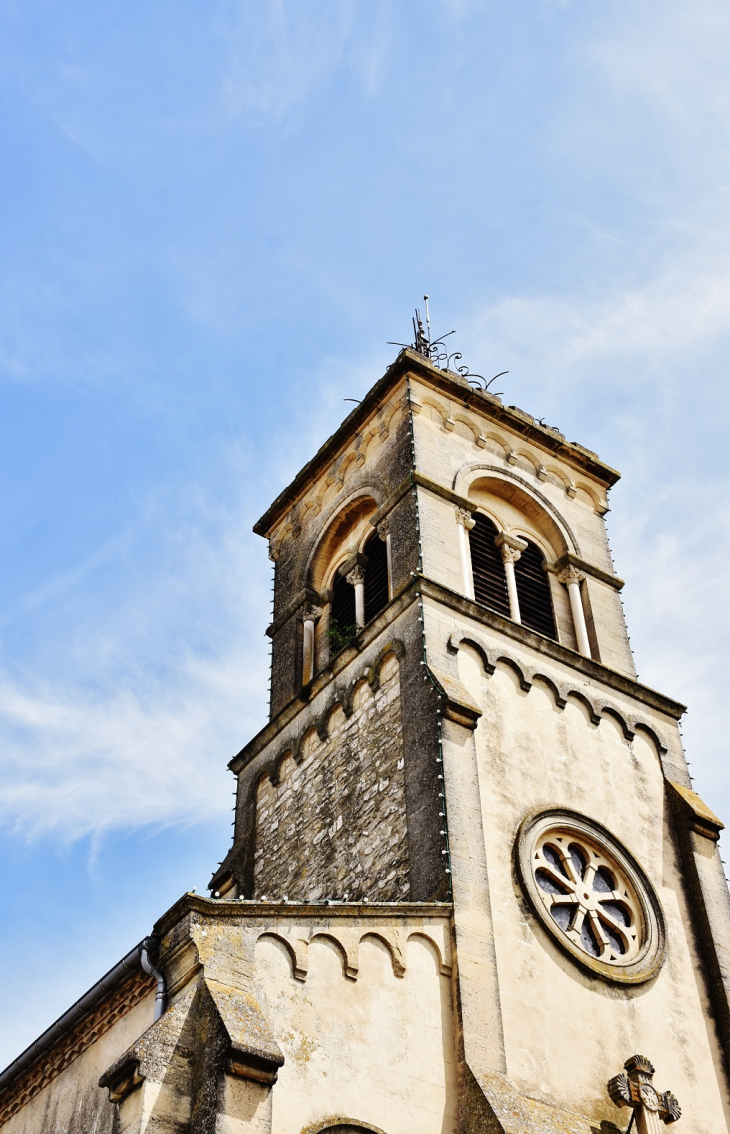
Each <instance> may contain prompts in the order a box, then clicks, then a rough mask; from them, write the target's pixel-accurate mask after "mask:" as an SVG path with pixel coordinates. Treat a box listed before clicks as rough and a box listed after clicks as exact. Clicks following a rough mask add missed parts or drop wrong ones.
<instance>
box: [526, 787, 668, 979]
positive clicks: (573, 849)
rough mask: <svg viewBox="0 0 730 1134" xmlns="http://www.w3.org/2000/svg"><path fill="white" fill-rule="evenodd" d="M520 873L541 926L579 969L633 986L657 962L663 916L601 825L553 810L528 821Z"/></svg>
mask: <svg viewBox="0 0 730 1134" xmlns="http://www.w3.org/2000/svg"><path fill="white" fill-rule="evenodd" d="M517 859H518V866H519V870H520V876H521V880H522V883H523V886H524V888H525V891H526V893H527V896H528V897H529V898H530V900H531V903H532V905H533V908H534V911H535V913H536V914H537V916H538V918H539V919H540V921H541V922H542V924H543V926H544V927H545V928H546V929H547V930H548V932H549V933H550V934H551V935H552V936H553V937H554V938H555V939H556V941H557V943H558V944H559V945H560V946H561V947H562V948H563V950H564V951H565V952H568V953H569V954H570V955H571V956H572V957H573V958H574V959H575V960H577V961H578V962H579V963H580V964H582V965H583V967H586V968H589V969H591V970H592V971H593V972H597V973H599V974H600V975H601V976H604V977H607V978H608V979H611V980H617V981H620V982H625V983H638V982H640V981H643V980H647V979H648V978H649V976H651V975H652V974H653V973H654V972H655V971H656V969H657V968H658V967H659V965H660V964H661V960H662V956H663V951H664V919H663V917H662V912H661V907H660V906H659V902H658V900H657V898H656V895H655V894H654V890H653V889H652V887H651V884H650V882H649V880H648V879H647V877H646V875H645V874H644V872H643V871H642V869H641V867H640V866H639V865H638V863H637V862H636V861H635V860H634V859H633V857H632V856H631V855H630V853H629V852H628V851H627V850H626V848H625V847H623V846H622V845H621V844H620V843H619V842H618V840H616V839H615V838H614V837H613V836H612V835H611V834H610V833H609V832H608V831H606V830H605V828H603V827H602V826H600V824H598V823H595V822H593V821H592V820H590V819H587V818H586V817H585V816H581V815H578V814H576V813H575V812H571V811H566V810H562V809H561V810H559V809H557V808H556V809H553V810H551V811H546V812H543V813H542V814H540V815H537V816H534V817H531V818H528V819H527V820H525V822H524V823H523V824H522V827H521V828H520V834H519V837H518V842H517Z"/></svg>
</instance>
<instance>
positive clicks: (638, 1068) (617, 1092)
mask: <svg viewBox="0 0 730 1134" xmlns="http://www.w3.org/2000/svg"><path fill="white" fill-rule="evenodd" d="M624 1069H625V1072H624V1071H622V1072H621V1074H620V1075H614V1077H613V1079H609V1081H608V1093H609V1095H610V1097H611V1100H612V1101H613V1102H614V1103H615V1104H616V1106H630V1107H632V1109H633V1112H634V1113H633V1115H632V1118H631V1122H630V1123H629V1129H630V1128H631V1126H632V1124H633V1122H634V1121H636V1130H637V1134H659V1132H660V1130H661V1126H660V1125H659V1123H660V1121H661V1122H664V1123H666V1124H667V1125H668V1124H669V1123H670V1122H676V1121H677V1119H678V1118H680V1117H681V1115H682V1111H681V1110H680V1109H679V1103H678V1102H677V1100H676V1099H675V1097H674V1095H673V1094H672V1092H671V1091H665V1092H664V1093H663V1094H660V1093H659V1092H658V1091H657V1089H656V1088H655V1087H654V1086H653V1085H652V1081H651V1080H652V1077H653V1075H654V1068H653V1066H652V1065H651V1063H650V1062H649V1060H648V1059H646V1058H645V1056H643V1055H632V1056H631V1058H630V1059H627V1060H626V1062H625V1063H624Z"/></svg>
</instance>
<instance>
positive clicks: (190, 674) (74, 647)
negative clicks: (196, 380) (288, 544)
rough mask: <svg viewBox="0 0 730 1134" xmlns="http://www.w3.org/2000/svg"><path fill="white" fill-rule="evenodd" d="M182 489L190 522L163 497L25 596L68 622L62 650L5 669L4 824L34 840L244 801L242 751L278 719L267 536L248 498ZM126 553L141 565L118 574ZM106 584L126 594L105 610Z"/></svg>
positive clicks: (0, 761)
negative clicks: (221, 498)
mask: <svg viewBox="0 0 730 1134" xmlns="http://www.w3.org/2000/svg"><path fill="white" fill-rule="evenodd" d="M177 489H178V493H179V496H180V498H181V499H184V500H186V505H185V516H184V522H183V520H182V519H181V517H180V515H179V514H177V515H176V514H175V508H174V506H172V505H171V501H170V496H169V492H165V493H160V494H159V497H158V498H157V499H154V500H151V501H147V502H145V505H144V507H143V508H142V509H141V512H140V515H138V517H137V518H136V520H135V521H134V523H133V524H132V525H131V526H130V530H128V531H126V532H125V533H124V535H123V536H118V537H116V538H115V539H114V540H113V541H112V542H111V543H110V544H109V545H108V546H107V547H106V548H103V549H101V550H99V551H97V552H95V553H94V555H93V556H92V557H91V559H90V561H89V562H87V563H85V564H83V565H81V566H80V567H78V568H77V569H75V570H73V571H71V572H69V574H68V575H67V576H65V577H63V578H59V579H57V580H55V581H54V582H53V583H52V584H49V585H46V586H45V587H44V588H43V590H42V592H40V593H38V594H36V595H33V596H30V597H29V598H28V599H27V600H26V603H25V606H26V609H27V608H28V607H33V608H34V616H37V615H40V614H41V613H42V612H43V610H44V609H45V612H46V614H47V615H48V617H49V618H51V619H53V620H55V621H54V630H55V644H54V649H55V652H53V650H48V651H46V652H45V653H44V651H43V650H42V649H38V650H35V651H34V652H33V656H32V657H30V658H27V657H26V659H25V661H24V665H25V668H24V669H23V668H21V667H20V666H17V667H16V668H15V669H14V670H13V671H11V670H10V669H9V668H8V666H7V663H6V667H5V669H4V671H3V672H1V673H0V779H1V780H2V783H3V788H2V792H1V793H0V822H3V823H4V824H7V825H9V826H11V827H13V828H14V829H15V830H17V831H18V832H19V833H20V834H22V835H25V836H27V837H36V836H45V835H49V834H51V833H53V834H54V835H56V836H57V837H59V838H60V839H61V840H62V841H63V840H73V839H76V838H79V837H83V836H87V835H93V836H98V835H101V834H103V833H104V832H107V831H110V830H124V829H126V830H129V829H133V828H136V827H140V826H143V825H145V824H152V823H154V824H156V825H162V826H164V825H166V824H173V823H176V824H180V823H183V824H184V823H192V822H200V821H206V820H209V819H211V818H213V817H215V816H219V815H223V814H224V813H225V812H226V811H227V809H228V808H229V806H230V789H231V786H232V782H231V779H230V773H229V772H228V771H227V769H226V763H227V760H228V759H229V758H230V757H231V756H232V755H233V754H234V753H235V751H237V749H238V747H239V746H240V744H242V743H243V742H244V741H245V740H247V739H249V736H250V734H251V732H252V731H254V730H255V729H256V728H257V727H260V726H261V724H263V722H264V719H265V707H266V687H267V679H268V656H267V649H266V645H265V639H264V638H263V634H262V631H263V627H264V624H265V621H266V617H267V614H268V610H269V605H268V594H267V593H266V577H267V568H266V561H265V554H266V553H265V547H264V545H263V544H260V543H259V541H256V546H254V540H253V537H251V536H250V534H249V531H248V529H249V527H250V519H251V517H250V514H249V511H248V509H246V508H245V507H241V506H239V505H238V504H235V505H229V506H227V507H225V508H224V507H221V506H220V504H219V505H217V506H216V505H215V504H214V503H213V502H212V501H211V500H210V499H207V498H205V497H204V495H203V493H202V492H201V491H200V488H199V487H198V488H197V490H196V489H193V490H192V492H191V486H180V485H178V486H177ZM186 489H187V490H186ZM191 497H192V502H191ZM178 507H179V506H178ZM153 532H154V533H155V534H154V536H153V534H152V533H153ZM150 539H154V542H155V544H156V547H155V549H154V552H153V554H152V555H150V548H149V541H150ZM257 553H258V554H257ZM119 558H121V559H122V560H123V561H125V562H127V563H128V564H132V565H133V569H132V570H129V571H127V572H124V573H123V574H122V576H121V577H115V576H114V571H113V568H114V563H115V561H116V560H117V559H119ZM105 576H106V577H105ZM104 583H106V585H107V586H109V587H110V588H111V594H112V595H113V596H114V597H113V599H112V601H111V602H107V601H106V599H105V601H104V605H103V608H102V609H101V610H98V609H97V608H98V604H97V603H95V601H94V599H93V597H92V596H93V593H94V588H96V587H99V586H103V585H104ZM106 593H107V596H108V595H109V592H106ZM18 613H20V614H21V615H22V611H21V612H17V611H16V612H15V615H16V617H17V615H18ZM59 618H60V619H61V620H62V622H63V623H64V624H63V625H62V626H59V625H58V621H59ZM61 651H62V652H61ZM31 666H33V667H34V668H33V672H31V671H30V667H31Z"/></svg>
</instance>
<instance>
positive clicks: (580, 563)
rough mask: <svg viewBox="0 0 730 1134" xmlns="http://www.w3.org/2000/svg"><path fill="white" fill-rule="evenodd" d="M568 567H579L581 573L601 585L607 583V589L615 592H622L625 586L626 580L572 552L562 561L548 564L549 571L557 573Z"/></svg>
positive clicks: (564, 556) (561, 559)
mask: <svg viewBox="0 0 730 1134" xmlns="http://www.w3.org/2000/svg"><path fill="white" fill-rule="evenodd" d="M566 567H577V569H578V570H579V571H583V572H584V574H586V575H592V576H593V578H594V579H598V581H599V582H600V583H605V584H606V586H607V587H613V589H614V590H615V591H620V590H622V589H623V587H624V585H625V584H624V580H623V579H619V577H618V575H611V574H609V572H608V571H603V570H602V569H601V568H600V567H596V566H595V565H594V564H593V563H588V561H587V560H585V559H581V558H580V556H578V555H573V554H572V553H570V552H568V554H567V555H562V556H561V557H560V559H556V561H555V562H554V563H550V564H548V570H549V571H555V572H556V573H557V572H559V571H562V570H563V569H564V568H566Z"/></svg>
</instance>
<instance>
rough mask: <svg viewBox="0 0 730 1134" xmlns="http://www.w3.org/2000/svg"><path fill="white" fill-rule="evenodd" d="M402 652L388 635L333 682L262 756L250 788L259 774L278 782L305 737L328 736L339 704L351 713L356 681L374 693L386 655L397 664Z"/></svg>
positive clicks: (297, 759)
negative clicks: (297, 725) (346, 676)
mask: <svg viewBox="0 0 730 1134" xmlns="http://www.w3.org/2000/svg"><path fill="white" fill-rule="evenodd" d="M405 656H406V648H405V646H404V644H403V642H402V641H401V640H400V638H391V639H390V640H389V641H388V642H386V643H385V645H383V646H382V647H381V649H380V650H379V651H378V653H377V655H376V657H375V659H374V660H373V661H372V662H371V663H370V664H366V665H363V666H361V667H360V668H359V669H358V671H357V672H356V673H355V675H354V676H353V678H352V680H351V681H348V682H347V683H344V682H343V683H341V684H339V685H337V686H335V688H334V689H333V690H332V692H331V693H330V695H329V697H328V698H327V700H326V701H325V702H324V706H323V708H322V709H321V711H320V712H319V713H315V715H314V716H313V717H312V719H311V720H310V722H309V723H308V724H307V726H306V728H305V729H304V730H303V731H302V732H300V733H298V734H297V735H296V736H292V734H291V733H288V734H285V738H283V739H282V741H281V744H280V746H279V747H277V748H276V749H274V750H273V751H272V753H271V755H270V756H269V757H268V758H267V759H266V760H265V763H264V766H263V768H261V767H259V770H258V773H257V774H254V775H253V776H252V780H253V783H254V791H255V785H256V784H257V783H258V781H259V778H260V777H261V776H267V775H268V777H269V780H270V782H271V784H272V786H273V787H277V786H278V784H279V783H280V782H281V766H282V764H283V762H284V760H285V759H286V757H287V756H291V757H292V759H293V761H294V763H295V764H301V762H302V760H303V759H304V751H303V746H304V744H305V742H306V740H307V739H308V738H309V737H312V736H316V737H317V738H318V740H319V741H320V742H321V743H323V744H326V743H327V741H328V740H329V737H330V731H329V722H330V718H331V716H332V714H333V713H334V712H335V710H336V709H338V708H340V709H342V712H343V713H344V715H345V717H347V718H349V717H351V716H352V714H353V697H354V695H355V690H356V688H357V687H358V685H361V684H362V683H363V681H365V682H367V685H368V687H369V689H370V690H371V692H372V693H373V694H375V693H377V691H378V689H379V688H380V673H381V670H382V668H383V665H384V664H385V662H386V661H387V659H388V658H389V657H395V658H396V660H397V662H398V665H399V666H401V665H402V663H403V660H404V658H405ZM256 764H257V761H255V760H254V761H252V763H251V764H250V765H248V767H247V768H246V769H245V771H246V772H248V769H249V768H253V766H254V765H256ZM241 774H244V773H241Z"/></svg>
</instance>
